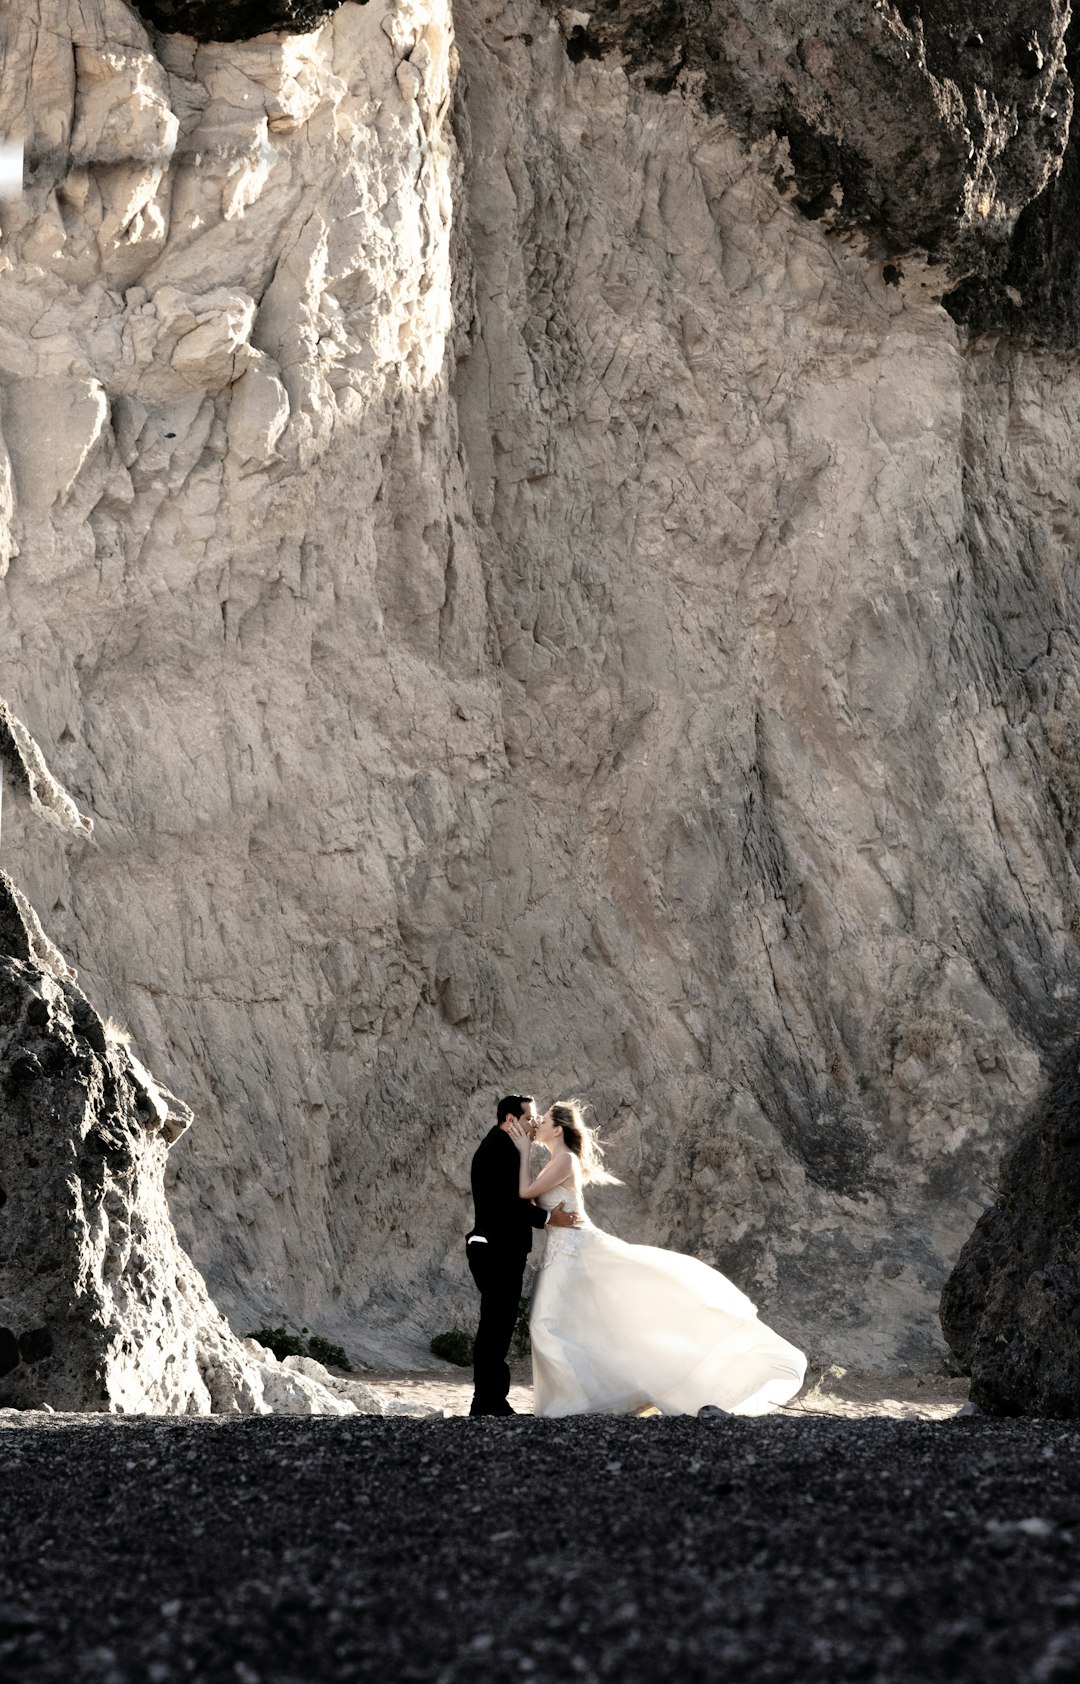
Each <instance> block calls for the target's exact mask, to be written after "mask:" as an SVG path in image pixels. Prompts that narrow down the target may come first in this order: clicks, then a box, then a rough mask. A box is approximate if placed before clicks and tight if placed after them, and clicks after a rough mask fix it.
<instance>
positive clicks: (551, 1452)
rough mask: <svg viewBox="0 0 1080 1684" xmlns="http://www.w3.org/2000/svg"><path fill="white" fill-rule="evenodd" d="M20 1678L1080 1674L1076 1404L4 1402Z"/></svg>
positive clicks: (12, 1661) (10, 1576) (259, 1683)
mask: <svg viewBox="0 0 1080 1684" xmlns="http://www.w3.org/2000/svg"><path fill="white" fill-rule="evenodd" d="M0 1419H2V1420H3V1424H4V1425H3V1430H0V1458H2V1465H3V1466H2V1477H3V1484H2V1490H3V1514H4V1526H3V1538H4V1546H3V1561H2V1567H0V1677H2V1678H3V1679H4V1680H5V1684H7V1681H18V1684H22V1681H33V1680H50V1681H51V1680H57V1681H59V1680H64V1681H65V1684H73V1681H82V1680H87V1681H93V1684H171V1681H172V1680H180V1679H195V1680H198V1681H199V1684H204V1681H214V1680H218V1679H222V1680H230V1681H237V1684H263V1681H265V1684H312V1681H314V1680H334V1681H337V1680H353V1679H364V1680H373V1681H375V1680H378V1681H380V1684H381V1681H396V1680H431V1681H440V1680H443V1681H446V1684H458V1681H460V1684H466V1681H468V1684H476V1681H478V1680H488V1679H492V1680H513V1681H515V1684H522V1681H529V1684H538V1681H540V1680H544V1681H546V1680H552V1681H555V1680H558V1681H559V1684H564V1681H569V1684H573V1681H576V1680H583V1681H587V1680H590V1679H597V1680H599V1679H604V1680H608V1679H610V1680H618V1681H620V1684H623V1681H634V1680H638V1679H640V1680H643V1681H644V1680H650V1681H652V1680H656V1679H668V1678H673V1679H679V1680H698V1679H700V1680H709V1681H710V1684H713V1681H714V1680H725V1681H728V1680H742V1679H746V1680H754V1684H769V1681H772V1680H784V1681H785V1684H787V1681H791V1684H796V1681H798V1684H806V1681H815V1680H826V1679H828V1680H830V1681H831V1684H836V1681H838V1680H839V1681H842V1680H848V1679H851V1680H855V1679H858V1680H890V1681H891V1680H909V1679H910V1680H912V1681H913V1684H914V1681H918V1684H929V1681H933V1680H938V1679H940V1680H950V1681H963V1680H968V1679H971V1680H973V1681H974V1680H978V1681H979V1684H988V1681H990V1684H994V1681H997V1680H1000V1681H1002V1684H1005V1681H1008V1684H1017V1681H1026V1680H1030V1681H1031V1684H1044V1681H1047V1680H1058V1679H1060V1680H1074V1679H1075V1678H1076V1677H1077V1676H1078V1675H1080V1574H1078V1570H1077V1559H1076V1539H1077V1538H1080V1427H1077V1426H1073V1425H1070V1424H1065V1423H1060V1422H1048V1421H1033V1422H1032V1421H1028V1422H1013V1421H990V1420H987V1419H985V1418H979V1417H959V1418H953V1419H951V1420H942V1421H932V1420H918V1419H916V1420H911V1419H909V1420H901V1419H895V1418H894V1419H889V1418H883V1417H880V1416H879V1417H868V1418H862V1419H850V1418H843V1417H830V1416H827V1415H822V1416H817V1417H815V1416H813V1415H809V1414H802V1415H781V1416H774V1417H771V1418H767V1419H765V1420H759V1421H736V1420H731V1419H727V1420H721V1421H718V1422H699V1421H696V1420H693V1419H685V1418H684V1419H677V1420H664V1419H659V1418H652V1419H645V1420H626V1419H611V1418H604V1417H592V1418H579V1419H577V1420H572V1421H539V1420H534V1419H532V1418H528V1417H525V1418H522V1419H519V1420H506V1421H493V1420H483V1421H469V1420H462V1419H458V1418H452V1419H436V1420H428V1421H415V1420H407V1419H390V1420H386V1421H383V1420H376V1419H373V1418H371V1417H363V1416H361V1417H352V1418H345V1419H315V1420H312V1419H298V1418H295V1417H292V1418H287V1417H272V1418H262V1419H258V1418H256V1419H251V1418H246V1419H218V1420H216V1421H199V1420H175V1419H168V1420H163V1419H148V1418H145V1417H142V1418H135V1417H128V1418H122V1419H119V1420H118V1419H115V1418H113V1419H109V1418H104V1417H100V1416H99V1417H96V1418H94V1417H86V1416H81V1417H72V1416H60V1415H56V1416H41V1415H33V1416H31V1415H29V1414H23V1415H19V1416H6V1417H3V1418H0Z"/></svg>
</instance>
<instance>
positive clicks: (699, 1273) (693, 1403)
mask: <svg viewBox="0 0 1080 1684" xmlns="http://www.w3.org/2000/svg"><path fill="white" fill-rule="evenodd" d="M508 1132H509V1133H510V1135H511V1138H512V1139H513V1141H514V1143H515V1144H516V1146H517V1149H518V1152H519V1153H520V1155H521V1157H520V1174H519V1181H518V1191H519V1192H520V1194H521V1197H522V1198H523V1199H535V1200H536V1201H537V1203H539V1204H541V1205H543V1206H544V1208H545V1209H547V1210H551V1209H552V1208H553V1207H554V1206H555V1205H558V1204H562V1205H563V1206H564V1207H565V1209H566V1210H567V1212H568V1213H569V1212H571V1211H577V1212H579V1213H580V1216H581V1226H580V1227H578V1228H549V1230H548V1233H547V1238H546V1244H545V1249H544V1257H543V1261H542V1263H541V1264H540V1270H539V1277H538V1280H537V1283H536V1289H535V1292H534V1294H533V1305H532V1316H531V1319H530V1323H529V1333H530V1335H531V1339H532V1352H533V1389H534V1408H535V1412H536V1414H537V1415H585V1414H596V1413H598V1412H601V1411H604V1412H608V1413H612V1414H617V1415H629V1414H633V1413H635V1412H636V1411H637V1410H640V1409H644V1408H646V1407H647V1406H649V1405H652V1406H653V1407H655V1408H657V1409H659V1410H660V1411H661V1412H662V1413H663V1414H665V1415H689V1414H696V1412H697V1411H698V1410H699V1409H700V1408H701V1407H702V1405H704V1404H718V1405H719V1406H720V1408H721V1409H726V1410H729V1411H731V1413H732V1414H735V1415H763V1414H765V1413H766V1412H767V1411H769V1410H770V1409H773V1408H775V1407H776V1405H777V1404H781V1403H786V1402H787V1401H788V1399H789V1398H792V1397H794V1396H795V1393H796V1392H797V1391H798V1390H799V1387H800V1386H801V1385H802V1383H803V1375H804V1374H805V1371H806V1358H805V1357H804V1356H803V1354H802V1352H801V1351H799V1350H796V1348H795V1346H794V1345H789V1344H788V1342H787V1340H786V1339H781V1337H780V1336H779V1334H777V1333H773V1332H772V1330H771V1329H770V1328H768V1327H766V1326H765V1325H764V1323H762V1322H760V1321H759V1320H758V1317H757V1311H756V1309H755V1308H754V1306H753V1304H751V1302H750V1300H749V1298H747V1297H746V1296H745V1295H744V1294H743V1293H741V1292H740V1291H739V1289H738V1287H737V1286H733V1285H732V1283H731V1282H730V1281H729V1280H727V1279H725V1277H724V1276H723V1275H721V1274H720V1273H718V1271H717V1270H716V1269H710V1268H709V1267H708V1265H707V1264H705V1263H700V1262H699V1261H698V1260H697V1258H695V1257H684V1256H682V1255H681V1254H680V1253H679V1252H675V1251H661V1250H660V1249H659V1248H658V1247H656V1246H651V1245H627V1244H626V1242H625V1241H623V1240H619V1239H616V1238H615V1236H614V1234H605V1233H604V1232H603V1230H602V1229H600V1228H594V1227H593V1224H592V1223H591V1222H590V1221H589V1218H588V1216H587V1215H586V1214H585V1203H584V1199H583V1197H582V1188H583V1186H584V1184H585V1183H586V1182H590V1181H591V1182H593V1183H596V1184H599V1183H603V1182H614V1181H615V1180H616V1177H615V1176H613V1175H610V1174H609V1173H608V1172H607V1170H605V1169H604V1167H603V1162H602V1153H601V1151H600V1146H599V1143H598V1141H597V1140H596V1139H595V1137H594V1135H593V1132H592V1131H591V1130H590V1129H589V1128H587V1127H586V1124H585V1121H584V1118H583V1116H582V1106H581V1103H580V1101H578V1100H560V1101H559V1102H558V1103H557V1104H555V1105H553V1106H552V1107H551V1109H550V1111H548V1112H547V1113H546V1114H545V1115H544V1116H543V1117H542V1118H541V1120H540V1123H539V1126H538V1127H537V1130H536V1135H535V1139H536V1142H537V1143H538V1144H539V1145H541V1146H545V1147H546V1148H547V1150H548V1151H549V1153H550V1154H551V1156H550V1159H549V1161H548V1163H547V1164H546V1165H545V1166H544V1168H543V1169H542V1170H541V1172H540V1174H539V1175H537V1176H536V1177H532V1176H530V1173H529V1149H530V1146H531V1145H532V1139H531V1138H530V1135H529V1131H528V1130H527V1129H526V1128H525V1126H524V1124H522V1123H520V1122H517V1123H515V1124H513V1125H512V1126H511V1128H510V1129H509V1131H508Z"/></svg>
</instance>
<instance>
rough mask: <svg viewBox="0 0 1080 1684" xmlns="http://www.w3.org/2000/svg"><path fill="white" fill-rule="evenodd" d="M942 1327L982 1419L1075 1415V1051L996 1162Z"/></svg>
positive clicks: (1078, 1398)
mask: <svg viewBox="0 0 1080 1684" xmlns="http://www.w3.org/2000/svg"><path fill="white" fill-rule="evenodd" d="M941 1325H942V1328H943V1330H944V1333H945V1337H946V1339H947V1340H948V1342H949V1345H950V1347H951V1348H952V1351H953V1353H954V1355H955V1356H956V1358H957V1360H958V1361H959V1362H960V1364H961V1366H962V1367H963V1369H964V1372H965V1373H967V1374H970V1375H971V1396H972V1400H973V1401H974V1402H975V1403H977V1404H978V1405H979V1407H980V1408H981V1409H984V1410H985V1411H986V1412H987V1413H988V1414H993V1415H1052V1416H1066V1417H1075V1416H1077V1415H1080V1045H1073V1046H1072V1047H1070V1049H1069V1051H1068V1052H1067V1054H1066V1055H1065V1057H1064V1058H1063V1059H1062V1060H1061V1062H1060V1065H1059V1068H1058V1069H1057V1071H1056V1073H1055V1075H1054V1078H1053V1080H1052V1082H1051V1083H1050V1086H1049V1089H1048V1092H1047V1094H1046V1095H1045V1097H1044V1098H1043V1100H1042V1101H1041V1102H1040V1104H1039V1106H1038V1107H1037V1109H1036V1112H1035V1114H1034V1116H1033V1117H1032V1119H1031V1121H1030V1122H1029V1123H1028V1125H1027V1127H1026V1128H1025V1129H1024V1131H1023V1133H1022V1134H1021V1137H1020V1139H1019V1140H1018V1141H1017V1143H1016V1145H1015V1146H1014V1147H1013V1148H1012V1150H1011V1151H1010V1152H1009V1154H1008V1155H1007V1157H1006V1158H1005V1160H1004V1162H1003V1163H1002V1166H1001V1172H1000V1176H999V1179H998V1188H997V1198H996V1199H995V1201H994V1204H993V1205H992V1206H991V1207H990V1209H989V1210H987V1211H986V1212H985V1213H984V1214H983V1216H981V1217H980V1219H979V1221H978V1223H977V1225H976V1227H975V1231H974V1233H973V1234H972V1235H971V1238H970V1239H969V1240H968V1242H967V1244H966V1245H965V1246H964V1249H963V1251H962V1252H961V1253H960V1258H959V1261H958V1263H957V1265H956V1268H955V1269H954V1270H953V1272H952V1274H951V1275H950V1276H949V1279H948V1281H947V1282H946V1285H945V1290H944V1292H943V1293H942V1297H941Z"/></svg>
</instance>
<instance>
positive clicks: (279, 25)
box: [135, 0, 363, 41]
mask: <svg viewBox="0 0 1080 1684" xmlns="http://www.w3.org/2000/svg"><path fill="white" fill-rule="evenodd" d="M341 3H342V0H135V10H136V11H137V12H139V13H140V14H141V16H142V17H144V18H145V19H146V21H147V23H150V24H153V26H154V28H155V29H161V30H164V31H165V32H167V33H170V34H175V35H191V36H193V37H194V39H195V40H196V41H247V40H250V39H251V37H252V36H253V35H263V34H266V33H268V32H270V31H281V32H287V33H288V34H290V35H300V34H303V33H304V32H305V31H307V30H309V29H315V28H316V27H317V25H318V24H320V23H321V22H322V21H323V19H324V18H327V17H329V16H330V13H331V12H336V11H337V9H338V7H339V6H340V5H341ZM361 3H363V0H361Z"/></svg>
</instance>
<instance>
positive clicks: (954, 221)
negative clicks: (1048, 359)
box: [552, 0, 1080, 346]
mask: <svg viewBox="0 0 1080 1684" xmlns="http://www.w3.org/2000/svg"><path fill="white" fill-rule="evenodd" d="M552 10H554V11H556V13H557V15H559V16H561V17H562V18H563V19H564V20H566V21H565V22H564V32H565V34H566V45H567V52H568V53H569V54H570V56H571V57H572V58H575V59H581V58H584V57H586V56H599V55H601V54H604V53H608V52H618V53H620V54H621V56H622V58H623V60H624V62H625V64H626V67H627V71H628V73H629V74H630V75H631V76H634V77H638V78H640V79H641V80H642V81H643V82H644V83H645V84H646V85H647V86H648V87H650V88H653V89H656V90H658V91H667V90H669V89H673V88H675V87H676V86H677V85H679V84H680V83H681V84H682V85H684V86H686V87H688V88H691V89H696V90H697V91H699V92H700V94H701V97H702V99H703V100H704V102H705V104H706V106H707V107H708V108H709V109H711V110H714V111H719V112H722V113H723V115H724V116H725V117H726V118H727V119H728V121H729V122H731V123H733V124H734V126H735V128H736V129H737V130H738V132H739V133H740V134H741V135H742V136H743V137H744V138H745V139H747V140H748V141H753V140H757V139H760V138H762V137H763V136H765V135H767V134H769V133H775V134H778V135H781V136H783V137H784V138H785V139H786V140H787V142H788V146H789V149H790V154H791V162H792V166H793V169H794V179H795V192H796V197H797V203H798V205H799V207H800V209H801V210H803V212H804V213H805V214H806V215H807V216H811V217H821V216H827V217H828V218H829V219H830V220H831V221H832V222H833V223H834V224H836V225H837V226H858V227H862V228H865V229H866V230H868V231H869V232H870V233H871V235H872V236H873V238H874V240H875V243H876V244H877V246H878V248H879V250H880V252H881V254H882V255H883V256H890V257H899V256H902V255H904V254H907V253H911V252H916V251H918V252H924V253H925V254H926V255H927V256H928V257H929V258H930V260H931V261H932V262H935V263H939V264H942V265H943V266H944V267H945V269H946V270H947V271H949V272H950V273H951V274H952V275H953V276H954V277H955V278H956V281H957V287H956V289H955V290H954V291H953V292H952V293H951V294H950V295H949V296H948V298H947V299H946V302H947V304H948V306H949V308H950V309H951V310H952V312H953V314H954V315H955V316H956V317H957V319H958V320H960V321H962V322H964V324H965V325H967V326H968V327H969V328H971V329H972V330H974V331H985V330H988V329H993V328H1001V327H1004V328H1007V329H1008V330H1009V331H1010V332H1012V333H1013V334H1016V335H1018V336H1021V337H1027V338H1030V339H1034V340H1038V341H1040V342H1045V343H1049V344H1054V345H1059V346H1060V345H1069V346H1072V345H1074V344H1076V343H1077V341H1078V334H1080V315H1078V312H1077V308H1076V305H1075V304H1074V302H1073V291H1074V288H1073V280H1074V276H1075V272H1076V268H1077V262H1078V251H1080V241H1078V236H1077V233H1076V224H1077V221H1078V219H1077V216H1076V212H1075V207H1076V206H1077V203H1078V200H1080V165H1078V164H1077V163H1076V150H1077V144H1076V142H1075V141H1074V140H1073V138H1072V136H1073V106H1074V76H1073V75H1072V73H1071V71H1072V66H1073V64H1074V62H1075V53H1076V49H1077V46H1078V43H1080V25H1074V26H1073V27H1072V29H1071V30H1069V27H1068V26H1069V17H1070V8H1069V7H1068V6H1067V5H1064V4H1062V3H1061V0H1011V3H1009V4H1005V5H1002V6H1000V7H994V8H987V7H986V6H981V5H977V4H975V3H974V0H921V3H920V0H899V3H898V4H895V5H888V4H880V5H874V6H867V5H865V4H861V3H858V0H848V3H846V4H841V5H823V4H822V3H821V0H797V3H796V4H795V5H792V6H787V7H784V8H783V9H782V10H780V9H778V8H777V7H775V6H774V5H772V4H771V3H770V0H717V3H714V0H631V3H630V4H628V5H627V4H621V3H619V0H599V3H598V4H597V5H595V6H592V7H590V8H589V14H588V22H587V23H582V22H580V21H576V19H577V18H578V17H579V15H580V14H574V15H573V18H571V14H570V13H568V12H567V11H566V10H565V9H563V10H561V11H560V9H559V8H558V7H556V6H555V5H554V3H553V0H552ZM1063 162H1064V167H1063Z"/></svg>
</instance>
